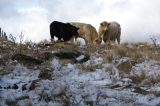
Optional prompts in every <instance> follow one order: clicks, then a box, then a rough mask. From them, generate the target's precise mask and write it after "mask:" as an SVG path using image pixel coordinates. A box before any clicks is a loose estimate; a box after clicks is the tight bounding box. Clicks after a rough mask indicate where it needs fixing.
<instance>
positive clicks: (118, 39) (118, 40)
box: [117, 36, 120, 44]
mask: <svg viewBox="0 0 160 106" xmlns="http://www.w3.org/2000/svg"><path fill="white" fill-rule="evenodd" d="M117 42H118V44H120V36H119V37H117Z"/></svg>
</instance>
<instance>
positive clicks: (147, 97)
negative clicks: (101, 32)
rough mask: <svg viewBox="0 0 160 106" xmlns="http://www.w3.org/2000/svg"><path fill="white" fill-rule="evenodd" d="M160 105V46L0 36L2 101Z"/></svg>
mask: <svg viewBox="0 0 160 106" xmlns="http://www.w3.org/2000/svg"><path fill="white" fill-rule="evenodd" d="M68 105H70V106H107V105H108V106H128V105H129V106H132V105H136V106H137V105H138V106H146V105H147V106H148V105H149V106H156V105H160V46H159V45H157V47H155V46H154V45H151V44H148V43H137V44H130V43H123V44H121V45H112V46H110V47H109V48H108V47H106V45H98V46H95V45H84V46H82V47H81V46H78V45H75V44H69V43H67V44H66V43H63V42H59V43H52V44H50V43H48V42H40V43H37V44H33V43H30V42H26V43H24V44H19V43H14V42H11V41H6V40H3V39H1V41H0V106H68Z"/></svg>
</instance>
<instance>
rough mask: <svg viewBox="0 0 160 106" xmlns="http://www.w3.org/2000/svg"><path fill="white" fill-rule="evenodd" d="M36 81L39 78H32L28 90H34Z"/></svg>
mask: <svg viewBox="0 0 160 106" xmlns="http://www.w3.org/2000/svg"><path fill="white" fill-rule="evenodd" d="M38 81H39V80H34V81H32V83H31V85H30V87H29V90H34V89H35V88H36V87H37V85H36V83H37V82H38Z"/></svg>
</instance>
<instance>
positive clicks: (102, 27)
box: [100, 21, 109, 32]
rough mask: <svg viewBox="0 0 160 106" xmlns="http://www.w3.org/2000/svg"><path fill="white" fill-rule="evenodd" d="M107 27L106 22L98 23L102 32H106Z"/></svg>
mask: <svg viewBox="0 0 160 106" xmlns="http://www.w3.org/2000/svg"><path fill="white" fill-rule="evenodd" d="M108 26H109V23H108V22H107V21H103V22H101V23H100V27H101V30H102V31H105V32H106V31H107V30H108Z"/></svg>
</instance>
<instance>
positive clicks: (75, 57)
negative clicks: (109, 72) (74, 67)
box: [53, 49, 89, 63]
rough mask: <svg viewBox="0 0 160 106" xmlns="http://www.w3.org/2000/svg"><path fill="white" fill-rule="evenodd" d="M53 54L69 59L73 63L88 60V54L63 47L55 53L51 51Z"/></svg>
mask: <svg viewBox="0 0 160 106" xmlns="http://www.w3.org/2000/svg"><path fill="white" fill-rule="evenodd" d="M53 55H54V56H56V57H58V58H60V59H71V60H72V61H73V62H75V63H81V62H86V61H87V60H89V55H88V54H84V53H82V52H79V51H77V50H72V49H63V50H60V51H58V52H56V53H53ZM80 56H81V57H80ZM82 57H83V58H82Z"/></svg>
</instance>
